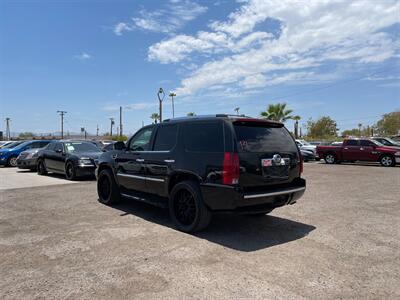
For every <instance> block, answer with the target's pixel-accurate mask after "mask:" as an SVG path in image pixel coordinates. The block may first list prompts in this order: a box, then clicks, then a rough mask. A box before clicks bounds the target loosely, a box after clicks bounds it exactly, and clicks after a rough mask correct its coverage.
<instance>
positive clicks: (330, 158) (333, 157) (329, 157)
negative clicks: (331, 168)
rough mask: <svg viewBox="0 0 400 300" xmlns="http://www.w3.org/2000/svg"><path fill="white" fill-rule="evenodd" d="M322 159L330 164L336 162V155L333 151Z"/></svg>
mask: <svg viewBox="0 0 400 300" xmlns="http://www.w3.org/2000/svg"><path fill="white" fill-rule="evenodd" d="M324 160H325V162H326V163H327V164H330V165H332V164H335V163H337V159H336V155H335V154H333V153H328V154H326V155H325V157H324Z"/></svg>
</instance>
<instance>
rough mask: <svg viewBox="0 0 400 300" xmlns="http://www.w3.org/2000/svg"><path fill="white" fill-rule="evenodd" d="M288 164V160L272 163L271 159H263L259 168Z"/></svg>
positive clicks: (283, 159)
mask: <svg viewBox="0 0 400 300" xmlns="http://www.w3.org/2000/svg"><path fill="white" fill-rule="evenodd" d="M289 162H290V160H289V158H282V159H281V160H280V161H279V162H276V161H274V160H273V159H272V158H264V159H262V160H261V166H263V167H273V166H274V167H276V166H287V165H288V164H289Z"/></svg>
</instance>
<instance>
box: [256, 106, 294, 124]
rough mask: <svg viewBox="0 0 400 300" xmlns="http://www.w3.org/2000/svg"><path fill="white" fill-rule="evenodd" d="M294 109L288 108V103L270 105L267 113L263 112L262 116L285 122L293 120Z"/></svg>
mask: <svg viewBox="0 0 400 300" xmlns="http://www.w3.org/2000/svg"><path fill="white" fill-rule="evenodd" d="M292 112H293V110H292V109H287V108H286V103H277V104H269V105H268V107H267V110H266V111H262V112H261V113H260V116H261V117H262V118H264V119H269V120H273V121H278V122H285V121H287V120H289V119H293V116H292Z"/></svg>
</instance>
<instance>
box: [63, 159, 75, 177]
mask: <svg viewBox="0 0 400 300" xmlns="http://www.w3.org/2000/svg"><path fill="white" fill-rule="evenodd" d="M65 177H66V178H67V179H68V180H75V179H76V170H75V167H74V165H73V164H72V162H67V164H66V165H65Z"/></svg>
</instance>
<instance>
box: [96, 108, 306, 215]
mask: <svg viewBox="0 0 400 300" xmlns="http://www.w3.org/2000/svg"><path fill="white" fill-rule="evenodd" d="M242 119H243V118H239V117H237V118H232V117H228V116H221V117H219V116H218V115H217V116H212V117H194V118H193V117H190V118H182V119H173V120H170V121H164V122H163V123H161V124H153V125H149V126H146V127H143V128H142V129H141V130H145V129H146V128H149V127H154V130H153V132H152V137H151V140H150V149H153V146H154V139H155V136H156V134H157V130H158V129H159V128H160V126H163V125H165V124H178V137H177V142H176V145H175V147H174V148H173V149H171V150H170V151H130V150H129V149H124V150H120V151H119V150H114V151H109V152H106V153H103V154H102V155H101V156H100V158H99V162H98V168H97V169H96V176H97V175H98V174H99V172H100V171H101V170H103V169H105V168H109V169H111V170H112V172H113V174H114V178H115V181H116V182H117V184H118V186H119V188H120V192H121V194H122V195H123V196H126V197H129V198H134V199H140V200H142V201H146V202H151V203H153V204H156V205H160V206H167V203H168V197H169V193H170V191H171V189H172V187H173V185H174V184H176V183H177V182H180V181H182V180H194V181H196V182H198V183H199V185H200V189H201V192H202V197H203V200H204V202H205V204H206V205H207V207H208V208H209V209H211V210H213V211H238V212H241V211H243V212H250V211H253V212H254V211H258V210H259V211H266V210H268V209H273V208H276V207H279V206H283V205H286V204H293V203H295V202H296V200H297V199H299V198H300V197H301V196H302V195H303V193H304V190H305V180H304V179H302V178H300V154H299V150H298V148H297V147H296V146H295V142H294V140H293V138H290V139H291V142H292V143H293V145H294V149H296V150H294V151H293V152H284V153H281V155H282V157H290V158H291V165H290V167H289V174H288V177H287V178H284V179H282V178H278V179H271V178H265V177H263V176H262V174H261V171H260V170H259V168H258V167H257V166H258V164H259V162H260V160H261V159H263V158H269V157H272V156H273V155H274V154H276V153H275V152H267V153H258V154H253V155H247V154H239V158H240V179H239V183H238V184H236V185H224V184H222V175H221V174H222V171H223V160H224V152H235V153H237V152H238V150H237V146H236V145H237V141H236V136H235V131H234V128H233V123H234V122H237V121H238V120H242ZM255 120H257V119H255ZM260 121H261V120H260ZM192 122H205V123H207V122H217V123H219V124H220V125H221V126H222V128H223V133H224V135H223V136H224V152H216V153H202V152H190V151H187V150H186V149H185V146H184V140H183V133H182V125H184V124H185V123H192ZM269 123H270V124H271V125H272V126H280V127H282V126H283V125H282V124H281V123H277V122H272V121H270V122H269ZM141 130H139V131H138V132H137V133H136V134H135V135H134V136H132V137H131V139H132V138H134V137H135V136H136V135H137V134H139V133H140V132H141ZM285 130H286V129H285ZM131 139H130V140H131ZM130 140H129V141H128V142H127V145H128V146H129V142H130ZM291 146H292V145H291ZM291 190H293V192H290V193H286V194H285V193H284V192H285V191H291ZM274 193H276V194H277V195H271V194H274ZM280 193H283V194H280ZM263 195H265V196H263ZM154 199H157V202H155V201H153V200H154Z"/></svg>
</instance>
